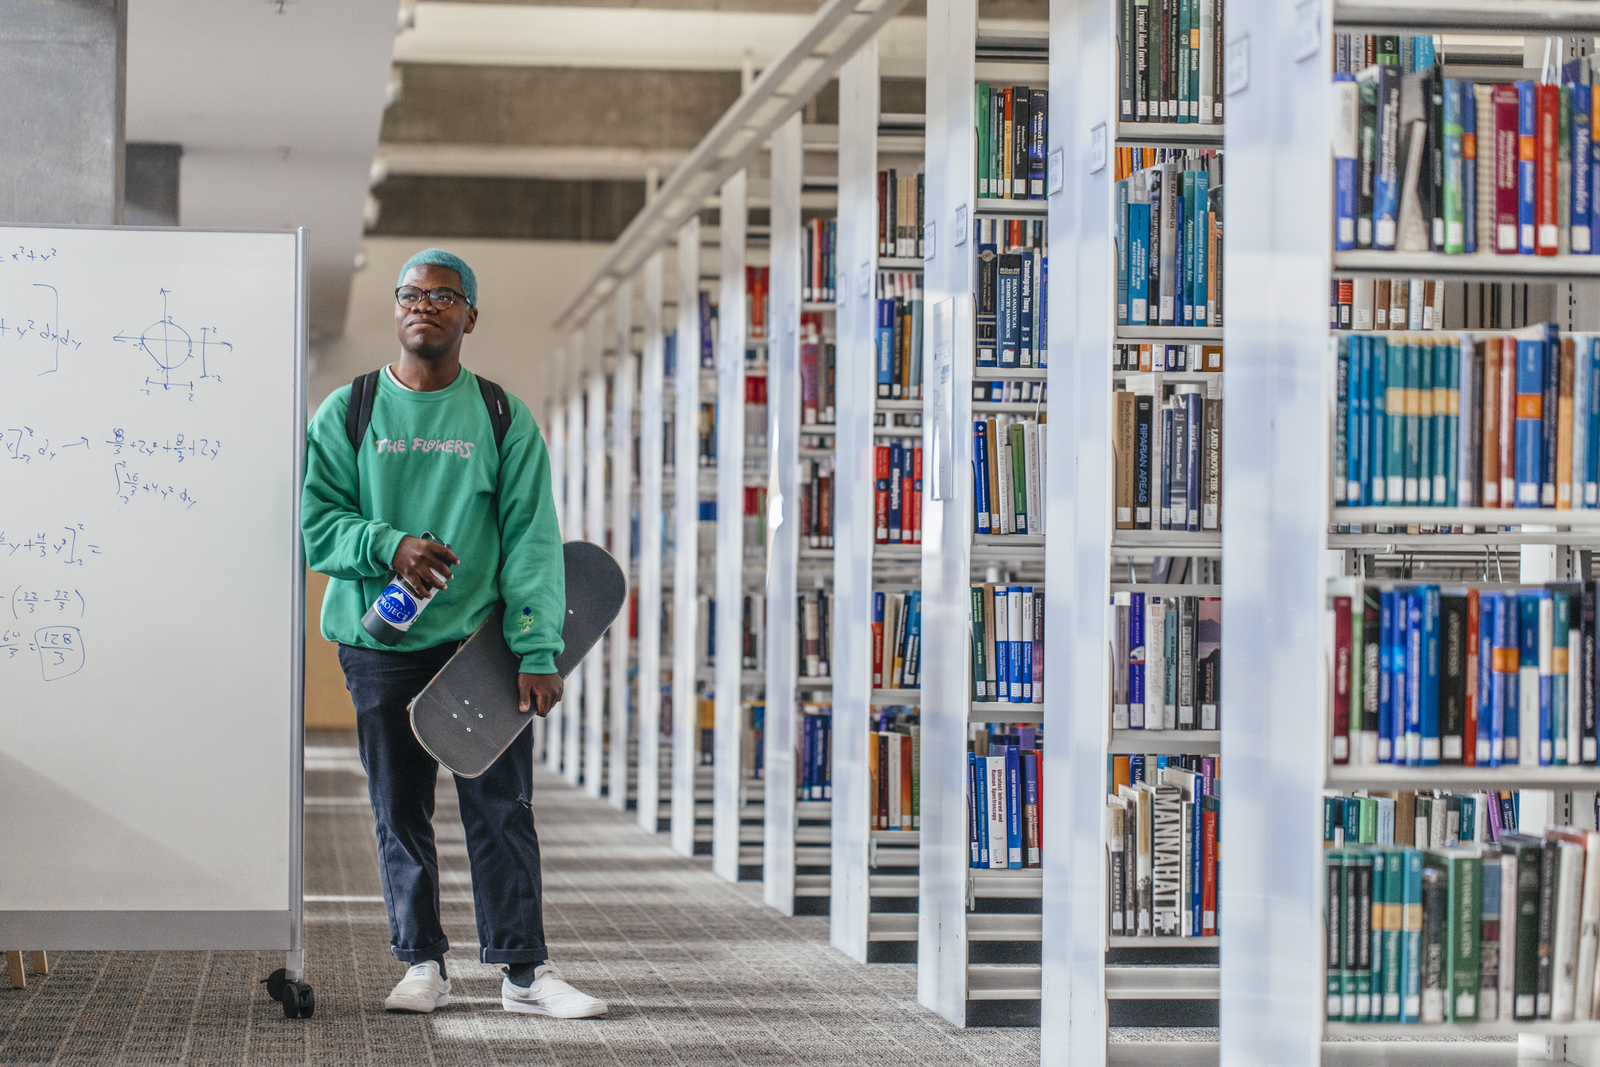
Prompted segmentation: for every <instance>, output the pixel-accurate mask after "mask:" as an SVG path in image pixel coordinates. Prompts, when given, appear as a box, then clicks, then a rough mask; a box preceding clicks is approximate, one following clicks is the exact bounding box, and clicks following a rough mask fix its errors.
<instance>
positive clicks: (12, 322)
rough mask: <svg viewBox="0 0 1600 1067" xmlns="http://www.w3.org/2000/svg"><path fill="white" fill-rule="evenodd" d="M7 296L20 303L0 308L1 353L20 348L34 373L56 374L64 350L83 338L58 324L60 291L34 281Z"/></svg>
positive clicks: (72, 348)
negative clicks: (16, 293) (15, 305)
mask: <svg viewBox="0 0 1600 1067" xmlns="http://www.w3.org/2000/svg"><path fill="white" fill-rule="evenodd" d="M25 251H27V252H28V253H29V254H30V255H33V254H34V253H33V252H32V250H31V249H29V250H25ZM12 258H13V259H16V258H18V256H17V254H15V253H14V254H13V255H12ZM8 299H16V300H17V301H18V303H19V304H20V306H18V307H9V308H7V307H0V352H4V351H6V350H11V351H17V350H20V351H21V352H22V353H23V354H24V356H26V357H27V358H28V359H29V362H28V363H27V364H26V366H27V367H28V369H29V370H30V371H31V372H32V373H33V374H35V375H37V376H39V377H43V376H44V375H46V374H54V373H56V372H57V371H59V370H60V369H61V356H62V354H63V353H68V352H76V351H78V350H79V349H80V348H82V347H83V339H82V338H81V337H73V336H72V328H71V327H63V326H62V324H61V292H60V290H58V289H57V288H56V287H55V286H53V285H45V284H43V283H42V282H35V283H34V284H32V285H30V286H26V287H23V288H21V289H19V290H18V295H17V296H15V297H12V296H11V295H10V294H8Z"/></svg>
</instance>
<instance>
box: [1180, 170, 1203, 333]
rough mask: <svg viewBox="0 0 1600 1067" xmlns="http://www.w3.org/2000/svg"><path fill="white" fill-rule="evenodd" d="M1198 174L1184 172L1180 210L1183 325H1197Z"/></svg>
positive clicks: (1188, 171)
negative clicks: (1196, 178) (1196, 182)
mask: <svg viewBox="0 0 1600 1067" xmlns="http://www.w3.org/2000/svg"><path fill="white" fill-rule="evenodd" d="M1196 173H1197V172H1195V171H1192V170H1186V171H1184V172H1183V205H1182V206H1181V207H1180V208H1179V209H1178V221H1179V223H1181V224H1182V229H1183V279H1182V280H1183V324H1184V325H1185V326H1193V325H1194V324H1195V307H1194V304H1195V300H1194V282H1195V265H1196V263H1197V262H1198V260H1197V259H1196V258H1195V253H1196V252H1197V251H1198V248H1197V247H1196V246H1197V245H1198V244H1199V239H1200V233H1199V230H1198V229H1196V227H1195V222H1196V219H1195V215H1196V211H1195V208H1196V204H1197V199H1196V197H1197V192H1198V191H1197V189H1196V188H1195V183H1194V176H1195V174H1196Z"/></svg>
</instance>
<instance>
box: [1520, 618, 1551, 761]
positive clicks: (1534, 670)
mask: <svg viewBox="0 0 1600 1067" xmlns="http://www.w3.org/2000/svg"><path fill="white" fill-rule="evenodd" d="M1545 603H1546V604H1548V603H1550V602H1549V601H1548V600H1546V601H1545ZM1547 632H1548V631H1547ZM1541 651H1542V650H1541ZM1517 705H1518V712H1517V726H1518V730H1517V743H1518V746H1519V749H1520V753H1521V755H1520V758H1519V759H1518V762H1519V763H1521V764H1524V765H1529V766H1534V767H1537V766H1538V765H1539V668H1538V666H1537V665H1532V666H1524V667H1522V668H1520V669H1519V671H1518V672H1517Z"/></svg>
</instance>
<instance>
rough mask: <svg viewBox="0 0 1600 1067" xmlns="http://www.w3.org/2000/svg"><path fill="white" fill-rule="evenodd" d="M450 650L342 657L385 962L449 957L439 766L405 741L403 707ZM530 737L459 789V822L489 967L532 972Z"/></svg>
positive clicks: (540, 920) (411, 737) (407, 726)
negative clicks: (436, 813) (390, 957)
mask: <svg viewBox="0 0 1600 1067" xmlns="http://www.w3.org/2000/svg"><path fill="white" fill-rule="evenodd" d="M457 647H458V643H457V642H453V641H452V642H450V643H449V644H445V645H438V646H436V647H434V648H429V649H423V650H422V651H419V652H376V651H373V650H371V649H365V648H355V647H353V646H350V645H340V646H339V665H340V666H341V667H343V668H344V680H345V685H346V686H347V687H348V688H349V690H350V696H351V699H353V700H354V701H355V706H356V734H357V737H358V739H359V743H360V746H361V765H362V766H363V767H365V768H366V769H367V789H368V793H369V794H370V796H371V798H372V814H373V817H374V818H375V819H376V820H377V824H378V867H379V870H380V872H381V873H382V875H383V902H384V905H385V906H386V907H387V908H388V911H389V951H390V952H393V953H394V955H395V958H396V959H398V960H401V961H403V962H405V963H416V962H417V961H418V960H429V959H436V958H438V957H440V956H442V955H443V954H444V952H445V950H446V949H448V948H449V947H450V942H449V940H448V939H447V938H446V937H445V935H444V929H443V928H442V927H441V926H440V924H439V859H438V854H437V853H436V852H435V850H434V845H433V791H434V785H435V783H436V781H437V779H438V774H439V764H438V763H437V762H436V761H435V760H434V758H433V757H432V756H430V755H428V753H427V750H425V749H424V748H423V747H422V745H421V744H420V743H418V741H417V738H416V735H415V734H413V733H412V732H411V717H410V713H409V712H407V710H406V705H407V704H409V703H410V702H411V699H412V698H413V697H415V696H416V695H417V694H418V693H420V692H421V691H422V688H423V686H425V685H427V684H428V682H429V681H430V680H431V679H432V678H433V676H434V675H435V674H437V673H438V671H439V668H441V667H443V666H444V664H445V661H446V660H448V659H449V658H450V657H451V655H453V654H454V653H455V651H456V649H457ZM532 790H533V735H532V731H530V730H524V731H523V732H522V736H520V737H518V738H517V739H516V740H515V741H514V742H512V744H511V747H510V748H508V749H506V751H505V752H504V753H503V754H501V756H500V758H499V759H497V760H495V762H494V765H493V766H491V767H490V768H489V769H488V770H487V771H485V772H484V773H483V774H482V775H481V776H479V777H477V778H459V777H458V778H457V779H456V796H457V798H458V799H459V800H460V804H461V823H462V825H463V826H464V827H465V828H466V832H467V857H468V859H469V860H470V862H471V865H472V902H473V905H474V908H475V909H476V912H477V918H478V943H479V944H480V945H481V946H482V947H481V949H480V950H479V957H480V959H481V960H482V961H483V962H484V963H539V962H542V961H543V960H546V959H548V958H549V955H548V953H547V952H546V951H545V946H544V908H543V905H542V903H541V895H542V888H541V883H540V877H539V837H538V835H537V834H536V833H535V832H534V828H533V809H532V808H531V807H530V801H529V797H530V794H531V793H532Z"/></svg>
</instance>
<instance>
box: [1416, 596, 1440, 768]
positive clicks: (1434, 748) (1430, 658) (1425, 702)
mask: <svg viewBox="0 0 1600 1067" xmlns="http://www.w3.org/2000/svg"><path fill="white" fill-rule="evenodd" d="M1419 592H1420V594H1421V600H1422V661H1421V668H1422V670H1421V675H1422V679H1421V691H1420V693H1419V695H1420V697H1421V704H1422V707H1421V714H1420V720H1421V734H1422V758H1421V760H1419V761H1418V762H1420V763H1421V765H1422V766H1424V767H1432V766H1434V765H1436V764H1437V763H1438V762H1439V587H1438V586H1436V585H1424V586H1422V587H1421V589H1420V590H1419Z"/></svg>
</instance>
